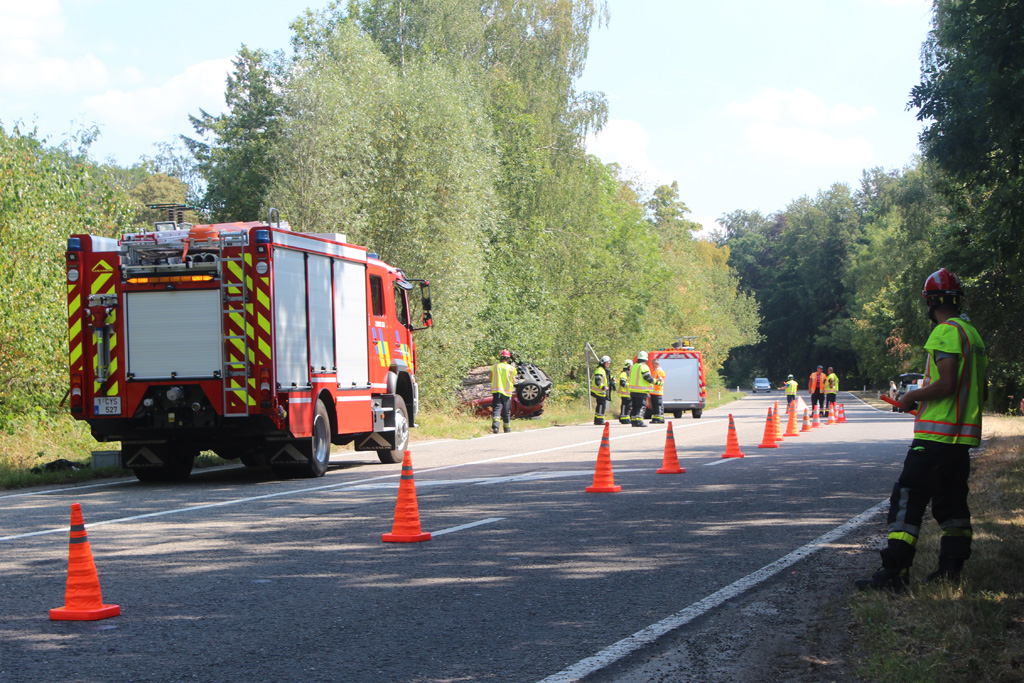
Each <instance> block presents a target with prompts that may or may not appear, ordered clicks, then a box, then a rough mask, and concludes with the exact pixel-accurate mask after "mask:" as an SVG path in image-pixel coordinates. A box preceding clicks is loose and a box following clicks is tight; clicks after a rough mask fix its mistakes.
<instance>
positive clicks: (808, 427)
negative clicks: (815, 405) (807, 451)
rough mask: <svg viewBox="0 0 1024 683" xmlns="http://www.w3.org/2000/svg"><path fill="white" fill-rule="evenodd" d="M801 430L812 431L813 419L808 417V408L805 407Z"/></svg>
mask: <svg viewBox="0 0 1024 683" xmlns="http://www.w3.org/2000/svg"><path fill="white" fill-rule="evenodd" d="M800 431H801V432H809V431H811V420H810V418H809V417H807V408H804V424H803V426H802V427H800Z"/></svg>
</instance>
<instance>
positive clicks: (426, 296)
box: [420, 280, 431, 324]
mask: <svg viewBox="0 0 1024 683" xmlns="http://www.w3.org/2000/svg"><path fill="white" fill-rule="evenodd" d="M420 299H421V300H422V302H423V310H424V311H429V310H430V307H431V301H430V283H429V282H427V281H426V280H421V281H420ZM426 319H427V320H429V319H430V316H429V315H428V316H427V317H426ZM424 324H425V323H424Z"/></svg>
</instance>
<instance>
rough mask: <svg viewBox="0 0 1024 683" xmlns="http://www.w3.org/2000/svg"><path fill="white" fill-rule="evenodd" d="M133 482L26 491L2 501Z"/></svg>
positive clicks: (108, 482) (111, 482)
mask: <svg viewBox="0 0 1024 683" xmlns="http://www.w3.org/2000/svg"><path fill="white" fill-rule="evenodd" d="M133 482H134V480H132V481H129V480H126V479H119V480H117V481H105V482H103V483H101V484H83V485H82V486H67V487H65V488H60V489H46V490H44V491H24V492H22V493H11V494H7V495H3V496H0V500H4V499H7V498H21V497H22V496H43V495H46V494H48V493H61V492H67V491H70V490H72V489H73V490H75V491H80V490H82V489H95V488H99V487H101V486H117V485H118V484H131V483H133Z"/></svg>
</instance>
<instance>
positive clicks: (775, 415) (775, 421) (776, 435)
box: [772, 401, 782, 443]
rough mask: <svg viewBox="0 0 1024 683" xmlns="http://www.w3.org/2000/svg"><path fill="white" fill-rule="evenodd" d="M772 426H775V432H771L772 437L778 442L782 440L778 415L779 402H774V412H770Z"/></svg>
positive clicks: (780, 421)
mask: <svg viewBox="0 0 1024 683" xmlns="http://www.w3.org/2000/svg"><path fill="white" fill-rule="evenodd" d="M772 427H774V428H775V433H774V434H772V438H774V439H775V442H776V443H778V442H779V441H782V418H781V417H779V402H778V401H776V402H775V412H773V413H772Z"/></svg>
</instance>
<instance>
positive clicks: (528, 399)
mask: <svg viewBox="0 0 1024 683" xmlns="http://www.w3.org/2000/svg"><path fill="white" fill-rule="evenodd" d="M516 398H518V399H519V403H521V404H522V405H524V406H526V407H529V406H535V405H537V404H538V403H540V402H541V401H543V400H544V391H543V390H542V389H541V388H540V385H539V384H537V383H536V382H534V381H532V380H531V381H527V382H521V383H519V384H517V385H516Z"/></svg>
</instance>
